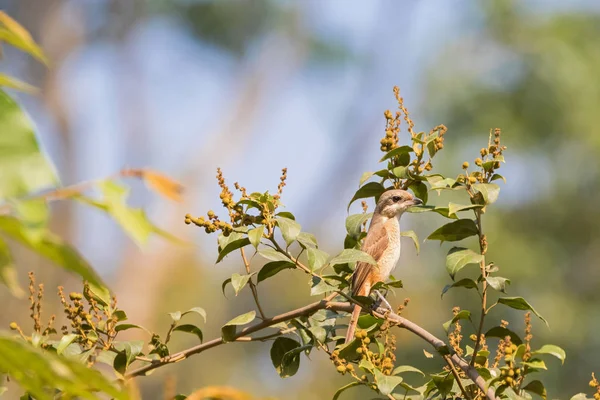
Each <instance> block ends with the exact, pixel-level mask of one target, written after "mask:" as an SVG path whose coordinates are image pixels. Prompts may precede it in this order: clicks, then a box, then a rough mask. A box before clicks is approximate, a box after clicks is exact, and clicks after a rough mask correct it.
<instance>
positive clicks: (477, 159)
mask: <svg viewBox="0 0 600 400" xmlns="http://www.w3.org/2000/svg"><path fill="white" fill-rule="evenodd" d="M482 162H483V161H482V160H481V158H479V157H477V158H476V159H475V165H479V166H480V165H481V163H482Z"/></svg>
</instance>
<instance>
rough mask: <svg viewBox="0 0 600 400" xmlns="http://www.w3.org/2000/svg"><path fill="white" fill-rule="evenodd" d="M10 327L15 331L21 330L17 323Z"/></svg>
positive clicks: (11, 324)
mask: <svg viewBox="0 0 600 400" xmlns="http://www.w3.org/2000/svg"><path fill="white" fill-rule="evenodd" d="M9 326H10V329H12V330H13V331H16V330H17V329H18V328H19V325H17V323H16V322H11V323H10V325H9Z"/></svg>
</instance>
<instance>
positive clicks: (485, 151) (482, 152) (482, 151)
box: [480, 147, 488, 157]
mask: <svg viewBox="0 0 600 400" xmlns="http://www.w3.org/2000/svg"><path fill="white" fill-rule="evenodd" d="M480 153H481V157H484V156H485V155H486V154H487V153H488V149H486V148H485V147H483V148H482V149H481V151H480Z"/></svg>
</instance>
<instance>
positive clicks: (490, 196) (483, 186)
mask: <svg viewBox="0 0 600 400" xmlns="http://www.w3.org/2000/svg"><path fill="white" fill-rule="evenodd" d="M472 187H473V189H475V190H477V191H478V192H479V193H481V195H482V196H483V200H484V201H485V204H492V203H494V202H495V201H496V200H498V195H499V194H500V186H498V185H496V184H495V183H474V184H473V185H472Z"/></svg>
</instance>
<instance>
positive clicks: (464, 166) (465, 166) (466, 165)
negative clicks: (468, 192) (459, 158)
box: [462, 161, 469, 169]
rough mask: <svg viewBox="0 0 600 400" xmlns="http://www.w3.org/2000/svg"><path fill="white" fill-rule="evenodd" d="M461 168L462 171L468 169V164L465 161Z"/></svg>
mask: <svg viewBox="0 0 600 400" xmlns="http://www.w3.org/2000/svg"><path fill="white" fill-rule="evenodd" d="M462 167H463V169H467V168H469V163H468V162H466V161H465V162H464V163H463V165H462Z"/></svg>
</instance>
